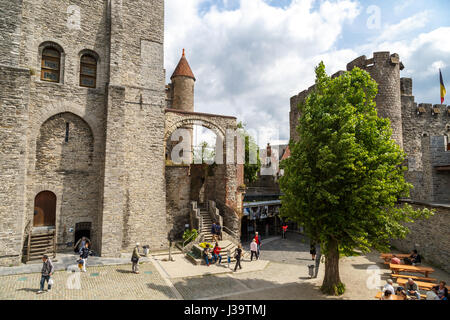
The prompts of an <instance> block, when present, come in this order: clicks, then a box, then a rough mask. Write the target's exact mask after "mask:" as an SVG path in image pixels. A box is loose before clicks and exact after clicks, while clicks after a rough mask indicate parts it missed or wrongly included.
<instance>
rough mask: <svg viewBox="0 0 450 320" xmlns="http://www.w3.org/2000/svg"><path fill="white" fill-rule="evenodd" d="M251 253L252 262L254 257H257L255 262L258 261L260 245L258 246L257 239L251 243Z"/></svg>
mask: <svg viewBox="0 0 450 320" xmlns="http://www.w3.org/2000/svg"><path fill="white" fill-rule="evenodd" d="M250 252H251V256H250V261H253V256H255V260H258V245H257V244H256V240H255V239H253V241H252V242H251V243H250Z"/></svg>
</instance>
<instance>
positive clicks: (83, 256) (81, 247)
mask: <svg viewBox="0 0 450 320" xmlns="http://www.w3.org/2000/svg"><path fill="white" fill-rule="evenodd" d="M90 245H91V241H90V240H89V239H88V238H86V237H81V238H80V239H79V240H78V241H77V243H76V244H75V248H74V250H75V252H76V253H78V254H79V255H80V259H78V261H77V262H78V267H79V268H80V270H81V271H83V272H86V265H87V259H88V257H89V255H90V254H91V250H90V249H89V247H90Z"/></svg>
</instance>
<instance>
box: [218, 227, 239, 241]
mask: <svg viewBox="0 0 450 320" xmlns="http://www.w3.org/2000/svg"><path fill="white" fill-rule="evenodd" d="M222 228H223V231H225V232H227V233H228V234H230V235H232V236H234V237H235V238H237V239H239V235H238V234H237V233H236V232H234V231H232V230H231V229H230V228H228V227H226V226H223V227H222Z"/></svg>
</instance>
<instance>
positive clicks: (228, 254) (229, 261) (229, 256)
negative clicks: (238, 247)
mask: <svg viewBox="0 0 450 320" xmlns="http://www.w3.org/2000/svg"><path fill="white" fill-rule="evenodd" d="M227 261H228V269H230V263H231V252H230V250H229V249H228V251H227Z"/></svg>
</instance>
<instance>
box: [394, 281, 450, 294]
mask: <svg viewBox="0 0 450 320" xmlns="http://www.w3.org/2000/svg"><path fill="white" fill-rule="evenodd" d="M407 282H408V279H397V283H398V284H400V285H402V286H405V285H406V283H407ZM414 282H415V283H416V284H417V286H418V287H419V289H421V290H427V291H429V290H431V289H432V288H433V287H437V286H439V284H434V283H429V282H423V281H414ZM445 287H446V288H447V289H449V290H450V286H445Z"/></svg>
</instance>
